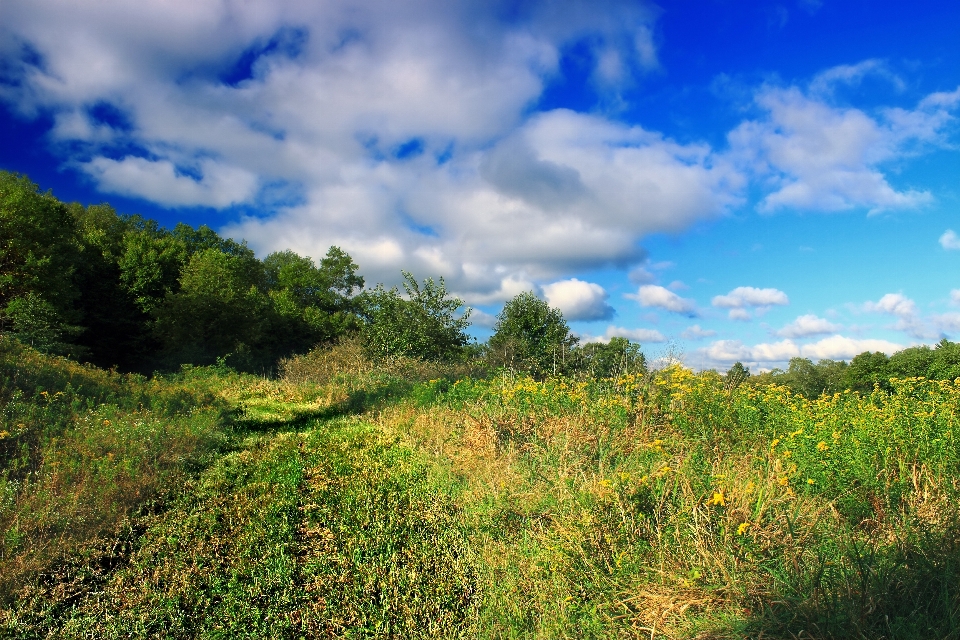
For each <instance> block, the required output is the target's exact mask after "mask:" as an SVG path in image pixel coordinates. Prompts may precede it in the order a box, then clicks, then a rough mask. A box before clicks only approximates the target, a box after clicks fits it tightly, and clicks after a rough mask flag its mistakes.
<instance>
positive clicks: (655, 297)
mask: <svg viewBox="0 0 960 640" xmlns="http://www.w3.org/2000/svg"><path fill="white" fill-rule="evenodd" d="M624 297H625V298H629V299H631V300H636V301H637V302H639V303H640V305H641V306H643V307H655V308H659V309H665V310H667V311H672V312H673V313H679V314H683V315H686V316H691V317H693V316H696V315H697V304H696V303H695V302H694V301H693V300H691V299H689V298H681V297H680V296H678V295H677V294H675V293H674V292H673V291H670V290H669V289H667V288H665V287H661V286H659V285H655V284H646V285H643V286H641V287H640V289H639V290H638V291H637V293H628V294H626V295H625V296H624Z"/></svg>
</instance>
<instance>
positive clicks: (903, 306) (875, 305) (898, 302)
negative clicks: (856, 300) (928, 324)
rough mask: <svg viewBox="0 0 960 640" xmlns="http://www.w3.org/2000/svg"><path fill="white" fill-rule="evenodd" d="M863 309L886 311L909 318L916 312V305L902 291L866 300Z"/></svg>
mask: <svg viewBox="0 0 960 640" xmlns="http://www.w3.org/2000/svg"><path fill="white" fill-rule="evenodd" d="M863 308H864V310H866V311H869V312H872V313H886V314H889V315H893V316H897V317H900V318H909V317H912V316H915V315H916V314H917V305H916V303H915V302H914V301H913V300H911V299H910V298H908V297H906V296H905V295H903V294H902V293H888V294H885V295H884V296H883V297H882V298H880V299H879V300H878V301H876V302H867V303H865V304H864V305H863Z"/></svg>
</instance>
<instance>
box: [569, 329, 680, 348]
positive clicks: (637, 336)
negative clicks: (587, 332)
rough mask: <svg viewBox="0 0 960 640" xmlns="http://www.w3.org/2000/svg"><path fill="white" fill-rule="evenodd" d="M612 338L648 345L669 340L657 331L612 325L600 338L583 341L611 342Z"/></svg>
mask: <svg viewBox="0 0 960 640" xmlns="http://www.w3.org/2000/svg"><path fill="white" fill-rule="evenodd" d="M610 338H626V339H627V340H631V341H633V342H639V343H640V344H647V343H651V342H666V341H667V338H666V337H665V336H664V335H663V334H662V333H660V332H659V331H657V330H656V329H644V328H637V329H627V328H625V327H615V326H613V325H610V326H609V327H607V330H606V331H604V333H603V335H600V336H583V337H582V341H583V342H585V343H588V342H604V343H606V342H610Z"/></svg>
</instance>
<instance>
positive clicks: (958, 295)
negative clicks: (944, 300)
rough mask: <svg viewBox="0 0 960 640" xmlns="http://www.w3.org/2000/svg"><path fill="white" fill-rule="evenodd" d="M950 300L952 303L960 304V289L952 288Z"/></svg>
mask: <svg viewBox="0 0 960 640" xmlns="http://www.w3.org/2000/svg"><path fill="white" fill-rule="evenodd" d="M950 302H951V304H960V289H951V290H950Z"/></svg>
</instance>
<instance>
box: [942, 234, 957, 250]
mask: <svg viewBox="0 0 960 640" xmlns="http://www.w3.org/2000/svg"><path fill="white" fill-rule="evenodd" d="M940 246H941V247H943V248H944V249H946V250H947V251H955V250H957V249H960V237H958V236H957V234H956V233H954V231H953V229H947V230H946V231H944V232H943V235H942V236H940Z"/></svg>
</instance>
